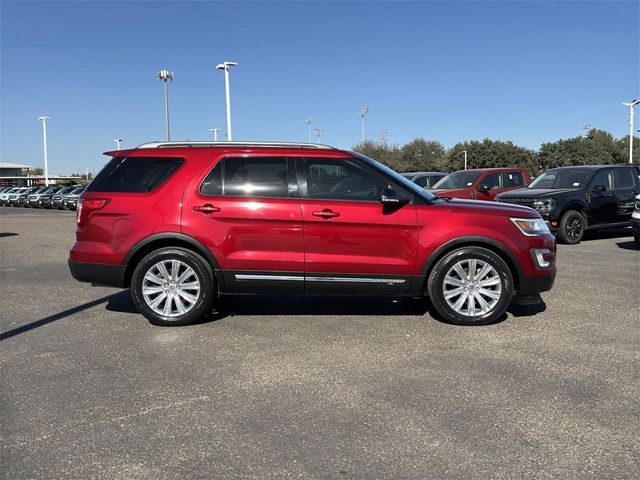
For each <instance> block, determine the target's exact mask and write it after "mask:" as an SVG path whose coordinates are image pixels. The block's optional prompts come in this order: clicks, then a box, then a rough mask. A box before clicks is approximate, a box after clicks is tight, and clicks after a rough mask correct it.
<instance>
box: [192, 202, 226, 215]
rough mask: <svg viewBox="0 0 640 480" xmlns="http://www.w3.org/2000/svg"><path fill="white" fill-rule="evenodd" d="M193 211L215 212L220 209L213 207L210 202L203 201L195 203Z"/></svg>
mask: <svg viewBox="0 0 640 480" xmlns="http://www.w3.org/2000/svg"><path fill="white" fill-rule="evenodd" d="M193 211H194V212H200V213H215V212H219V211H220V209H219V208H218V207H214V206H213V205H211V204H210V203H205V204H204V205H196V206H195V207H193Z"/></svg>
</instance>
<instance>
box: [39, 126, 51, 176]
mask: <svg viewBox="0 0 640 480" xmlns="http://www.w3.org/2000/svg"><path fill="white" fill-rule="evenodd" d="M50 118H51V117H45V116H44V115H43V116H42V117H38V120H42V140H43V144H44V184H45V185H49V163H48V159H47V120H49V119H50Z"/></svg>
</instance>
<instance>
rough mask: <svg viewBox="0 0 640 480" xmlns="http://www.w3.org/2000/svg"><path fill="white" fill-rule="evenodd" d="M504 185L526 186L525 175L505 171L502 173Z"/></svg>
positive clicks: (506, 186)
mask: <svg viewBox="0 0 640 480" xmlns="http://www.w3.org/2000/svg"><path fill="white" fill-rule="evenodd" d="M502 179H503V182H502V183H503V185H504V186H505V188H521V187H524V177H523V176H522V173H520V172H504V173H503V174H502Z"/></svg>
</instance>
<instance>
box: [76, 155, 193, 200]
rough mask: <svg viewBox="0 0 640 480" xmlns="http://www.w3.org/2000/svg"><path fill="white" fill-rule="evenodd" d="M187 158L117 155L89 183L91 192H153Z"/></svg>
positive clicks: (88, 190) (87, 189)
mask: <svg viewBox="0 0 640 480" xmlns="http://www.w3.org/2000/svg"><path fill="white" fill-rule="evenodd" d="M183 163H184V159H183V158H175V157H113V158H112V159H111V161H110V162H109V163H108V164H107V165H106V166H105V167H104V168H103V169H102V170H101V171H100V173H98V175H97V176H96V178H95V179H94V180H93V181H92V182H91V183H90V184H89V185H88V186H87V188H86V191H87V192H130V193H145V192H150V191H152V190H154V189H156V188H157V187H159V186H160V184H162V183H163V182H164V181H165V180H166V179H167V178H169V177H170V176H171V174H172V173H174V172H175V171H176V170H178V168H180V165H182V164H183Z"/></svg>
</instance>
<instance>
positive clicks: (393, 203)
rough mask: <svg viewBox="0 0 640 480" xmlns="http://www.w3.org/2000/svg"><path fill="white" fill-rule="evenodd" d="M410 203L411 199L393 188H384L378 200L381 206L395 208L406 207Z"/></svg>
mask: <svg viewBox="0 0 640 480" xmlns="http://www.w3.org/2000/svg"><path fill="white" fill-rule="evenodd" d="M410 201H411V199H410V198H409V197H408V196H406V195H405V194H404V193H402V192H399V191H398V190H395V189H393V188H385V189H384V190H382V197H381V198H380V203H382V205H384V206H388V207H397V208H399V207H401V206H403V205H406V204H407V203H409V202H410Z"/></svg>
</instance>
